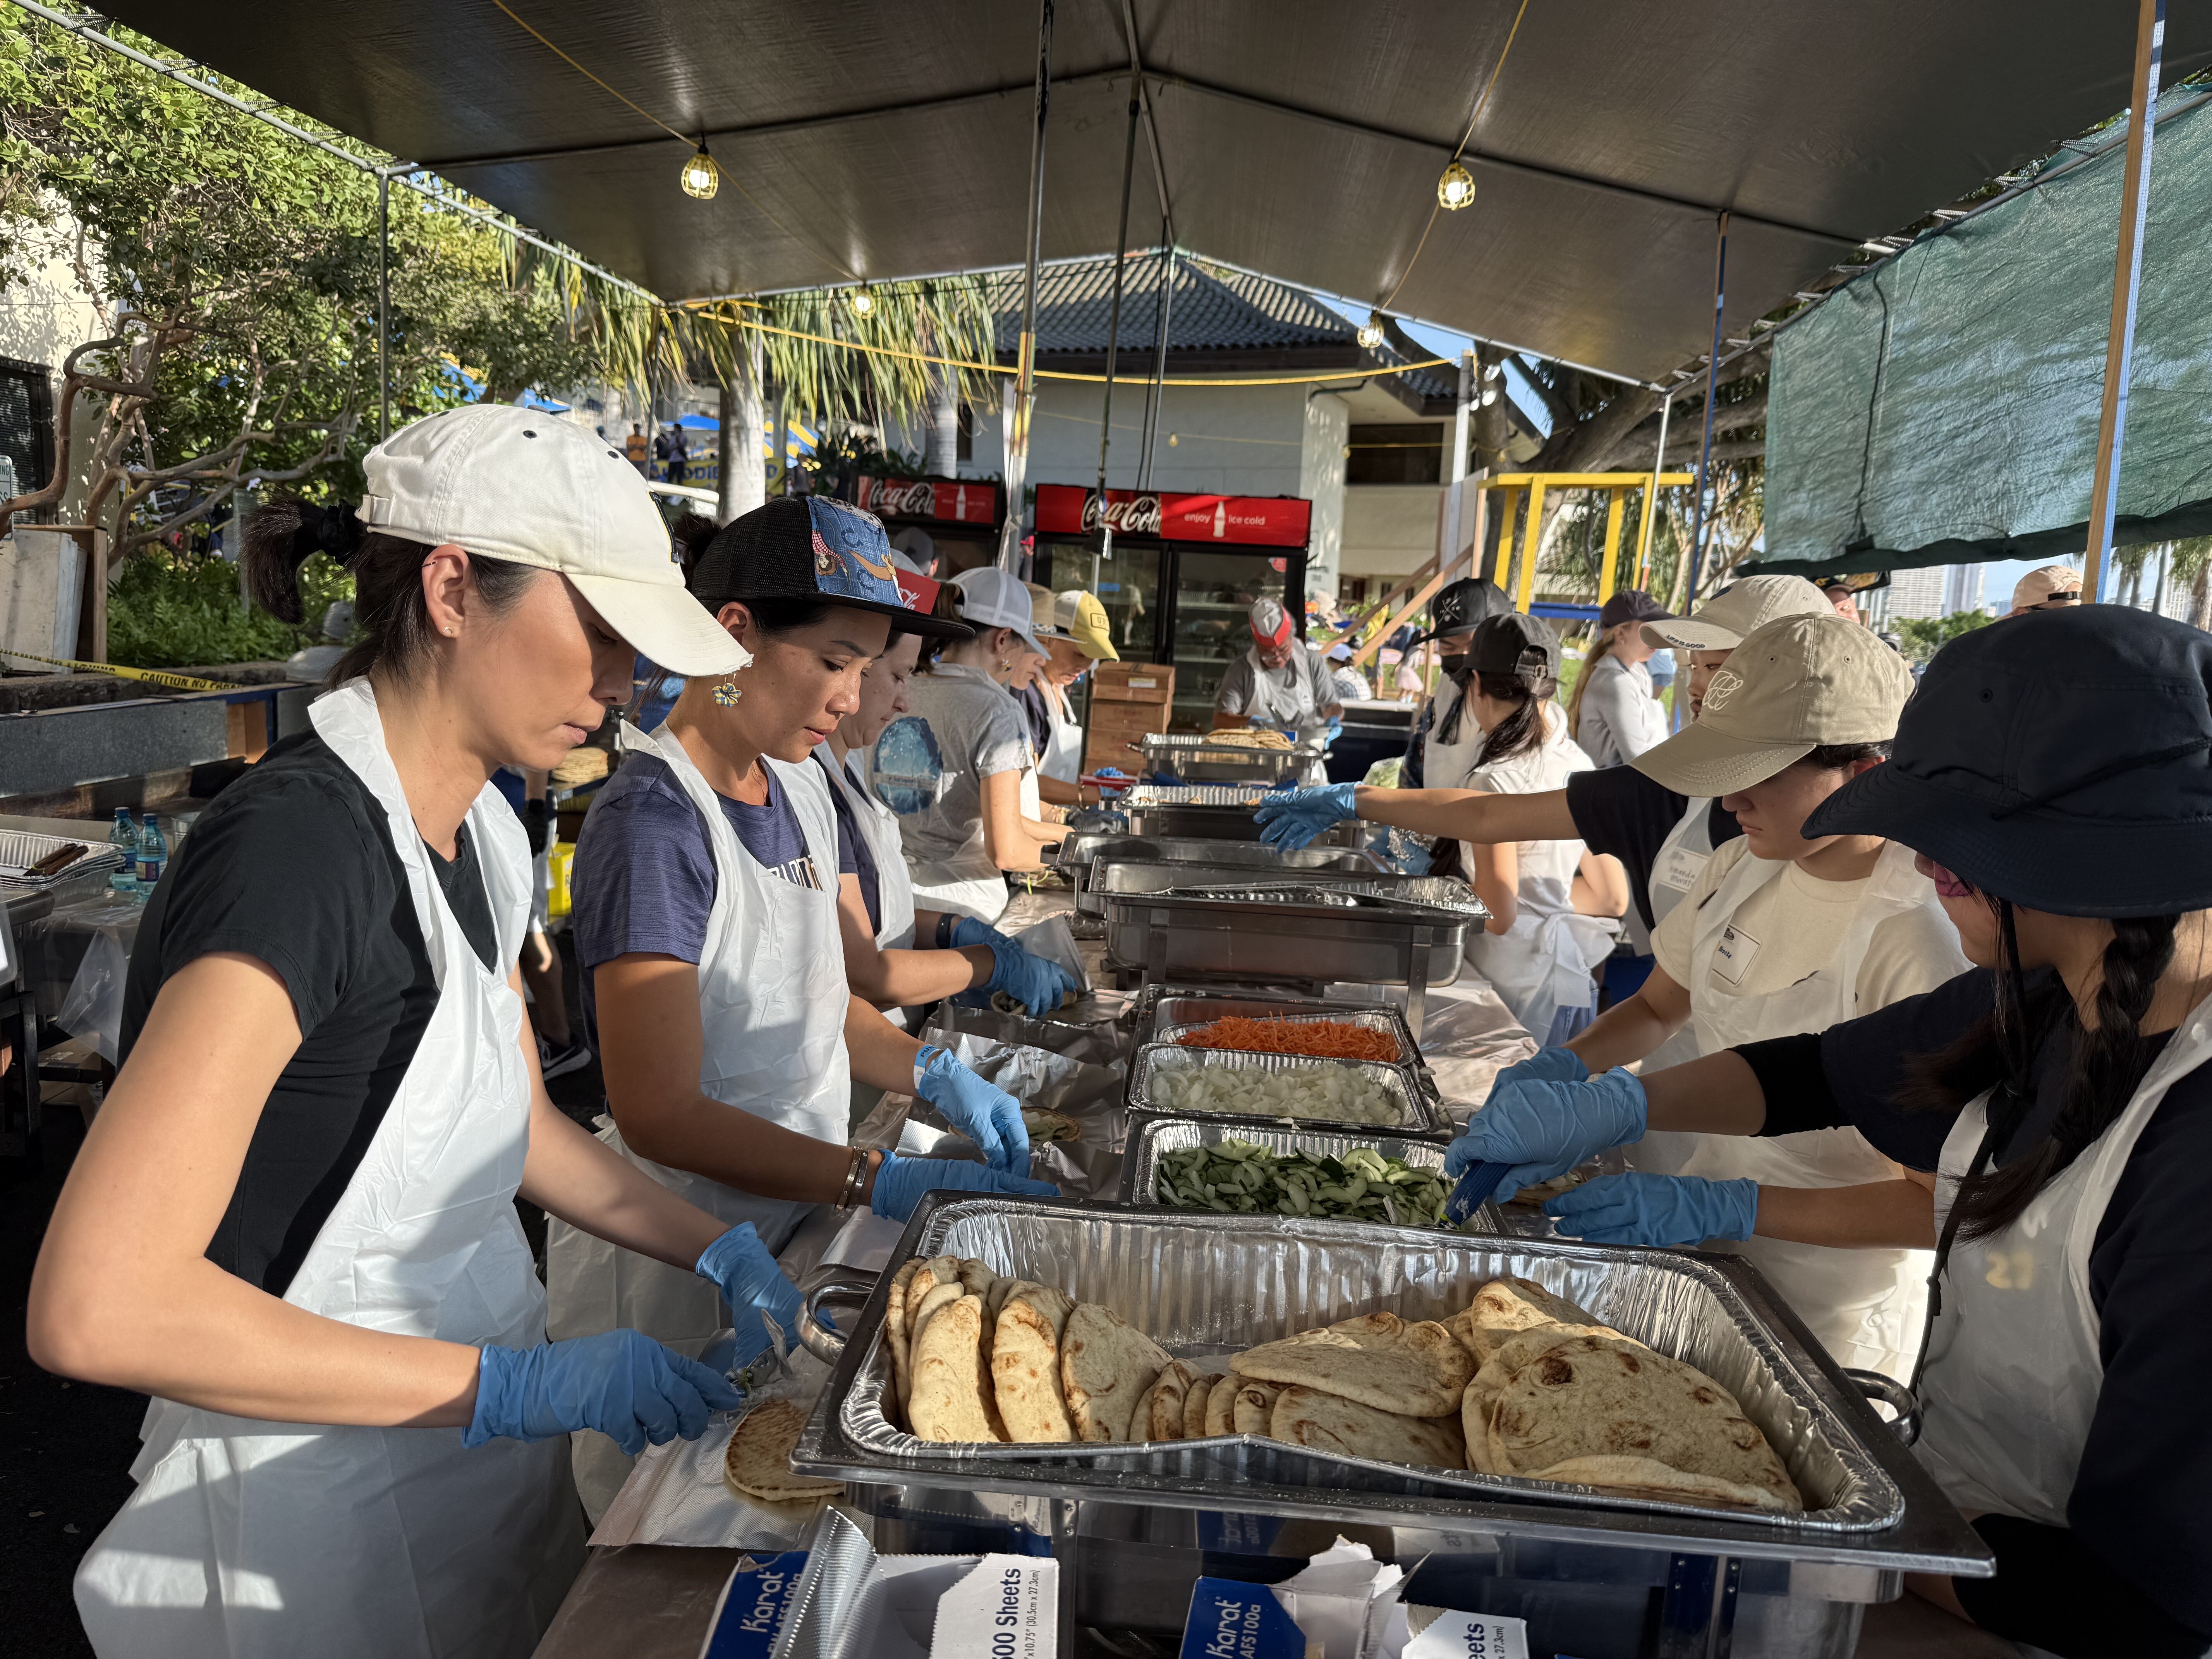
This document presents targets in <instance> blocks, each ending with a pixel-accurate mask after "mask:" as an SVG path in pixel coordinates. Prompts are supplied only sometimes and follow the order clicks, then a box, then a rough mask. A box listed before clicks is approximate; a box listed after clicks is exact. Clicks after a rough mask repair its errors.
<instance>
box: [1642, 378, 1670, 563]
mask: <svg viewBox="0 0 2212 1659" xmlns="http://www.w3.org/2000/svg"><path fill="white" fill-rule="evenodd" d="M1673 414H1674V393H1673V392H1668V394H1667V395H1666V396H1665V397H1664V398H1661V399H1660V400H1659V450H1658V453H1656V454H1655V455H1654V456H1653V457H1652V458H1651V482H1650V483H1649V484H1647V485H1645V486H1644V526H1643V528H1642V529H1641V530H1639V531H1638V532H1637V535H1636V586H1638V587H1640V588H1644V589H1645V590H1646V591H1647V592H1648V591H1649V590H1650V583H1651V520H1652V517H1653V515H1654V514H1655V513H1656V512H1657V511H1658V508H1659V475H1660V474H1661V473H1662V472H1664V471H1666V470H1667V422H1668V417H1669V416H1672V415H1673Z"/></svg>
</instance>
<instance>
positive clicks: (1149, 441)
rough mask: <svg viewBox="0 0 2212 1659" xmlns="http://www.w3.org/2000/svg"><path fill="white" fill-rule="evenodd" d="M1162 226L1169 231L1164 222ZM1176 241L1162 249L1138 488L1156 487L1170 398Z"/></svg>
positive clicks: (1166, 244) (1163, 245)
mask: <svg viewBox="0 0 2212 1659" xmlns="http://www.w3.org/2000/svg"><path fill="white" fill-rule="evenodd" d="M1160 228H1161V229H1162V230H1165V229H1166V228H1167V226H1166V224H1165V222H1162V224H1161V227H1160ZM1175 255H1176V251H1175V243H1174V242H1173V241H1172V240H1166V239H1163V242H1162V246H1161V248H1160V303H1159V307H1158V311H1157V312H1156V313H1154V315H1155V317H1156V319H1157V321H1158V327H1157V330H1156V337H1155V339H1154V342H1153V350H1152V392H1151V395H1150V396H1148V397H1147V398H1146V400H1145V458H1144V462H1143V464H1142V465H1140V466H1139V468H1138V469H1137V488H1138V489H1151V488H1152V452H1153V450H1154V449H1155V448H1156V447H1158V440H1159V435H1160V405H1161V404H1164V403H1166V402H1167V400H1168V330H1169V329H1170V327H1171V326H1172V325H1174V323H1175Z"/></svg>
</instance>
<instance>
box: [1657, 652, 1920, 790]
mask: <svg viewBox="0 0 2212 1659" xmlns="http://www.w3.org/2000/svg"><path fill="white" fill-rule="evenodd" d="M1911 695H1912V671H1911V669H1909V668H1907V667H1906V666H1905V659H1904V658H1902V657H1900V656H1899V655H1898V654H1897V653H1896V652H1894V651H1893V650H1891V649H1890V648H1889V647H1887V646H1886V645H1884V644H1883V643H1882V642H1881V641H1880V640H1878V639H1876V638H1875V636H1874V635H1872V634H1870V633H1869V632H1868V631H1867V630H1866V629H1863V628H1862V627H1860V626H1859V625H1858V624H1857V623H1854V622H1847V621H1845V620H1844V618H1843V617H1838V616H1837V615H1836V614H1835V613H1834V612H1832V611H1830V612H1828V613H1827V614H1826V615H1823V616H1818V617H1777V618H1775V620H1773V621H1772V622H1771V623H1765V624H1764V625H1763V626H1761V627H1759V628H1757V629H1753V631H1752V632H1751V634H1750V635H1748V636H1747V637H1746V639H1745V640H1744V641H1743V643H1742V644H1741V645H1739V646H1737V647H1735V653H1734V654H1733V655H1732V656H1730V657H1729V659H1728V664H1727V665H1726V666H1725V667H1723V668H1722V669H1721V670H1720V671H1718V672H1717V673H1715V674H1714V676H1713V683H1712V684H1711V685H1710V686H1709V687H1707V688H1706V690H1705V703H1704V706H1703V708H1701V709H1700V710H1699V714H1698V718H1697V720H1695V721H1694V722H1692V724H1691V725H1689V726H1686V727H1684V728H1683V729H1682V730H1681V731H1680V732H1676V733H1675V734H1674V736H1673V737H1671V738H1668V739H1667V741H1666V742H1664V743H1662V744H1659V745H1658V746H1657V747H1656V748H1654V749H1647V750H1644V753H1643V754H1641V755H1639V756H1638V757H1636V758H1635V759H1634V760H1633V761H1632V762H1630V764H1631V765H1632V766H1633V767H1635V768H1636V769H1637V770H1638V771H1639V772H1641V773H1643V774H1644V776H1646V777H1648V778H1650V779H1652V780H1653V781H1656V782H1658V783H1662V784H1664V785H1665V786H1666V787H1668V788H1669V789H1671V790H1673V791H1674V792H1675V793H1677V794H1681V795H1690V796H1704V795H1729V794H1734V793H1735V792H1737V791H1738V790H1741V789H1748V788H1750V787H1751V786H1752V785H1753V784H1755V783H1762V782H1764V781H1765V780H1767V779H1768V778H1771V777H1772V776H1773V775H1775V774H1776V773H1777V772H1779V771H1780V770H1782V769H1783V768H1784V767H1785V766H1789V765H1791V764H1793V763H1796V762H1797V761H1801V760H1802V759H1804V758H1805V757H1806V756H1808V755H1809V754H1811V753H1812V752H1813V750H1815V749H1818V748H1820V746H1821V745H1822V744H1835V743H1887V742H1888V741H1889V739H1891V738H1894V737H1895V736H1896V735H1897V717H1898V715H1899V714H1900V713H1901V712H1902V711H1903V710H1904V708H1905V699H1906V698H1907V697H1909V696H1911Z"/></svg>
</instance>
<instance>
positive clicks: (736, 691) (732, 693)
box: [714, 675, 745, 708]
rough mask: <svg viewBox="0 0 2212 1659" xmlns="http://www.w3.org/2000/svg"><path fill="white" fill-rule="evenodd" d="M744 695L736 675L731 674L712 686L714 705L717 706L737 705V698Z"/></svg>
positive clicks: (728, 706)
mask: <svg viewBox="0 0 2212 1659" xmlns="http://www.w3.org/2000/svg"><path fill="white" fill-rule="evenodd" d="M744 695H745V689H744V687H743V686H742V685H739V684H738V683H737V679H736V677H735V676H734V675H733V676H732V677H731V678H728V679H726V680H724V681H723V682H722V683H721V684H720V685H718V686H716V687H715V688H714V706H715V707H716V708H736V707H737V706H738V698H740V697H742V696H744Z"/></svg>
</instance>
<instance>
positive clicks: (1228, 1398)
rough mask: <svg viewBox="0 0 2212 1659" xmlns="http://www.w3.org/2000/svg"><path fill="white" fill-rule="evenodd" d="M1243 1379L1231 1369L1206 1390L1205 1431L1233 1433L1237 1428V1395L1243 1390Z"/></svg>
mask: <svg viewBox="0 0 2212 1659" xmlns="http://www.w3.org/2000/svg"><path fill="white" fill-rule="evenodd" d="M1244 1383H1245V1379H1244V1378H1243V1377H1241V1376H1237V1373H1236V1372H1234V1371H1231V1372H1230V1373H1229V1375H1228V1376H1225V1377H1223V1378H1221V1379H1220V1380H1219V1381H1218V1382H1217V1383H1214V1385H1213V1386H1212V1388H1210V1389H1207V1390H1206V1435H1207V1437H1209V1438H1210V1437H1212V1436H1214V1435H1217V1434H1235V1433H1236V1432H1237V1419H1236V1415H1235V1413H1236V1408H1237V1395H1239V1394H1240V1393H1242V1392H1243V1389H1244Z"/></svg>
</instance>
